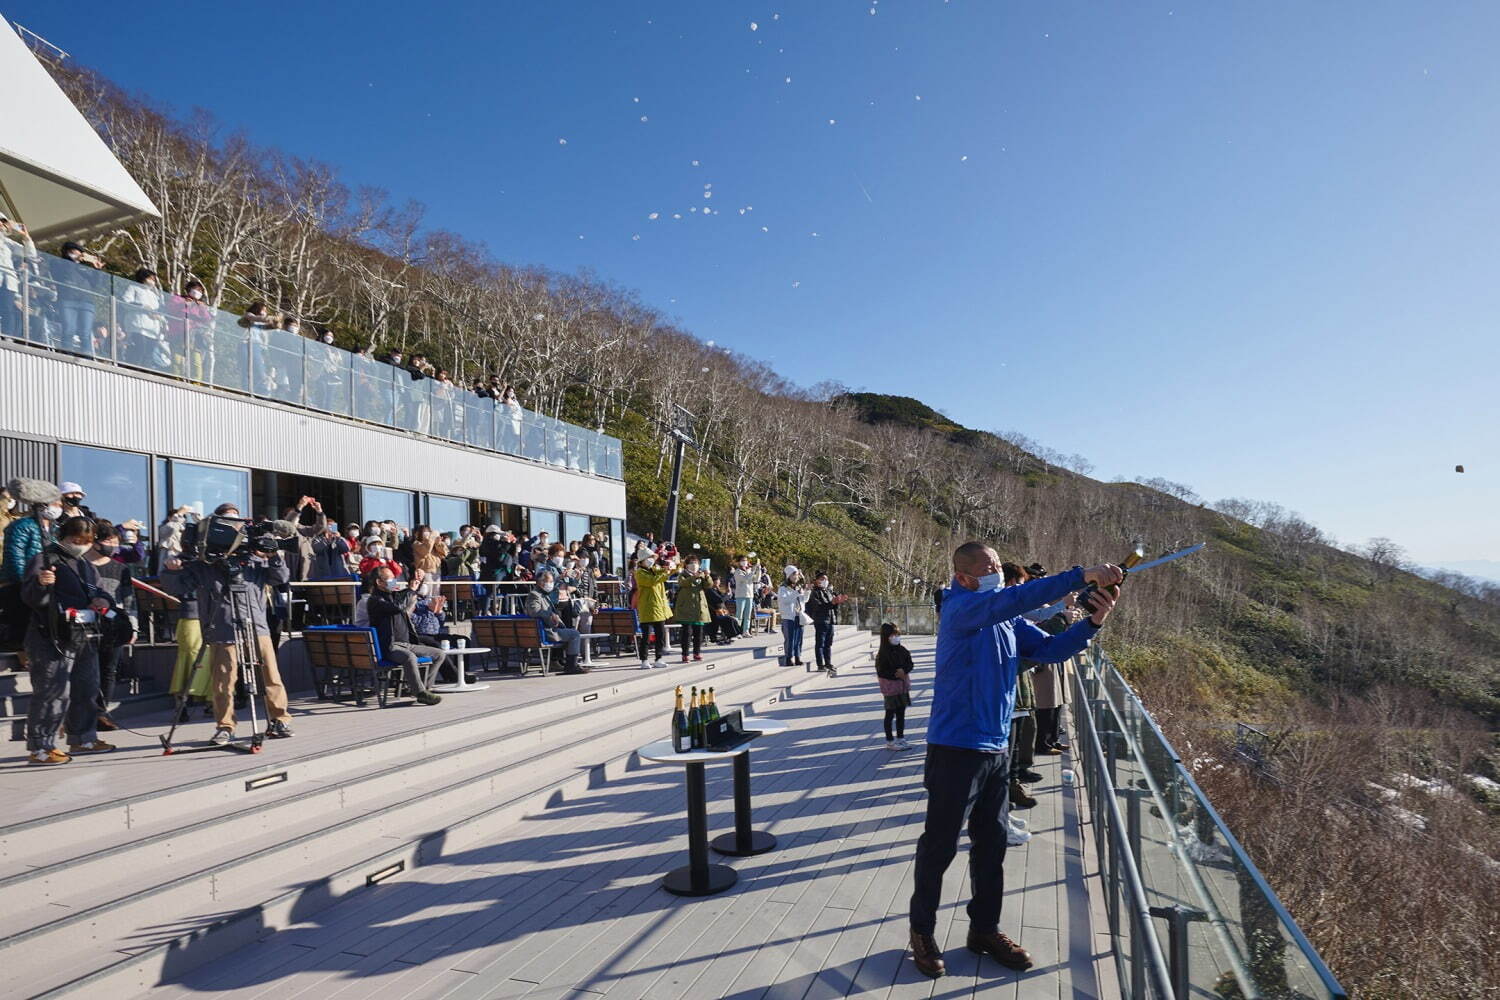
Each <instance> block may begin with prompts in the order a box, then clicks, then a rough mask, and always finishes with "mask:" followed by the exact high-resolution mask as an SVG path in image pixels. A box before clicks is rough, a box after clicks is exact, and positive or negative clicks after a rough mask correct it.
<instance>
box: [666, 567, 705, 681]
mask: <svg viewBox="0 0 1500 1000" xmlns="http://www.w3.org/2000/svg"><path fill="white" fill-rule="evenodd" d="M713 585H714V581H713V578H712V577H711V576H709V574H708V570H705V569H701V568H700V567H699V563H698V557H697V556H696V555H693V554H691V553H689V554H688V557H687V558H686V559H685V560H683V563H682V572H681V573H678V574H677V597H676V599H675V600H674V601H673V603H672V617H673V618H674V619H675V620H676V621H677V625H678V627H679V629H680V631H681V640H682V662H683V663H686V662H687V661H688V653H689V647H691V652H692V656H693V659H694V660H701V659H703V631H704V626H706V625H707V624H708V623H709V622H710V621H711V620H712V617H711V616H710V614H709V611H708V590H709V588H710V587H712V586H713Z"/></svg>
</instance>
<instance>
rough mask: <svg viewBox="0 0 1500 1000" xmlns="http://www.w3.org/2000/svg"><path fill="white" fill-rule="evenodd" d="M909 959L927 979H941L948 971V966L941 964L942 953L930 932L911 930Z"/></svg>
mask: <svg viewBox="0 0 1500 1000" xmlns="http://www.w3.org/2000/svg"><path fill="white" fill-rule="evenodd" d="M911 961H912V964H913V965H915V966H916V967H917V971H918V972H920V973H921V974H922V975H924V976H926V977H927V978H928V979H941V978H942V976H943V974H944V973H945V972H947V971H948V966H946V965H944V964H943V953H942V952H941V951H939V950H938V946H937V942H936V941H934V940H933V939H932V935H931V934H918V933H917V932H916V931H912V932H911Z"/></svg>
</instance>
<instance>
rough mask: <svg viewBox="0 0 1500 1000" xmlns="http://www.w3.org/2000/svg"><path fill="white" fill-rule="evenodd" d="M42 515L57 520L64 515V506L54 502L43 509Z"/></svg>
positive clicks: (50, 519)
mask: <svg viewBox="0 0 1500 1000" xmlns="http://www.w3.org/2000/svg"><path fill="white" fill-rule="evenodd" d="M42 516H43V517H45V518H46V519H47V520H49V521H56V520H57V519H58V518H60V517H62V508H61V507H59V506H58V505H57V504H52V505H51V506H49V507H48V508H47V509H46V510H44V511H42Z"/></svg>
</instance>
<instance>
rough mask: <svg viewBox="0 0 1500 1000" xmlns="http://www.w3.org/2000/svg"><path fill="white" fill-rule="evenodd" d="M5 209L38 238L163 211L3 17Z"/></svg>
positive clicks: (0, 83) (0, 151)
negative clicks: (152, 200) (154, 203)
mask: <svg viewBox="0 0 1500 1000" xmlns="http://www.w3.org/2000/svg"><path fill="white" fill-rule="evenodd" d="M0 121H3V122H4V123H5V128H4V129H0V211H4V213H5V214H6V215H7V216H11V217H13V218H15V219H17V221H20V222H24V223H25V224H26V227H27V228H28V229H29V230H30V231H31V234H32V236H33V237H34V238H35V239H38V240H55V239H62V238H64V237H68V236H81V235H84V234H86V233H89V232H92V231H98V230H100V229H103V228H107V227H111V226H118V225H123V224H125V223H127V222H129V221H131V220H134V219H138V218H140V217H142V216H152V217H155V216H160V215H161V213H160V212H158V211H157V209H156V206H155V205H153V204H152V203H151V199H150V198H148V197H146V193H145V192H144V191H142V190H141V188H140V185H139V184H137V183H136V182H135V180H134V179H133V178H132V177H131V176H130V174H129V173H128V172H127V171H126V169H125V167H124V166H123V165H122V164H121V163H120V161H119V160H117V159H115V156H114V154H113V153H112V152H110V150H109V147H108V146H106V145H105V144H104V140H103V139H101V138H100V137H99V134H98V133H97V132H95V131H94V129H93V127H92V126H91V125H89V123H88V121H87V120H86V119H85V118H84V117H83V115H82V113H80V112H79V110H78V109H77V108H76V107H74V106H73V102H72V101H70V100H68V97H67V95H66V94H64V93H63V92H62V88H60V87H59V86H58V85H57V83H56V81H54V80H53V79H52V76H51V74H49V73H48V72H47V70H46V67H44V66H43V65H42V64H41V63H40V62H38V61H37V59H36V56H34V55H33V54H32V52H31V50H30V49H29V48H28V47H27V46H26V43H25V42H23V41H22V40H21V37H20V36H19V35H17V34H16V32H15V29H14V28H12V27H11V25H9V24H7V23H6V22H5V21H4V20H3V19H0Z"/></svg>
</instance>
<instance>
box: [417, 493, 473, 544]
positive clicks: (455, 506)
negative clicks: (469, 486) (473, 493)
mask: <svg viewBox="0 0 1500 1000" xmlns="http://www.w3.org/2000/svg"><path fill="white" fill-rule="evenodd" d="M468 523H469V501H467V500H460V499H459V498H458V497H444V496H438V495H436V494H429V495H428V497H427V524H429V525H430V526H431V527H432V530H433V531H435V532H437V533H438V534H439V535H441V534H442V533H443V532H445V531H451V532H453V537H455V538H457V537H458V529H459V528H461V527H463V526H464V525H466V524H468Z"/></svg>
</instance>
